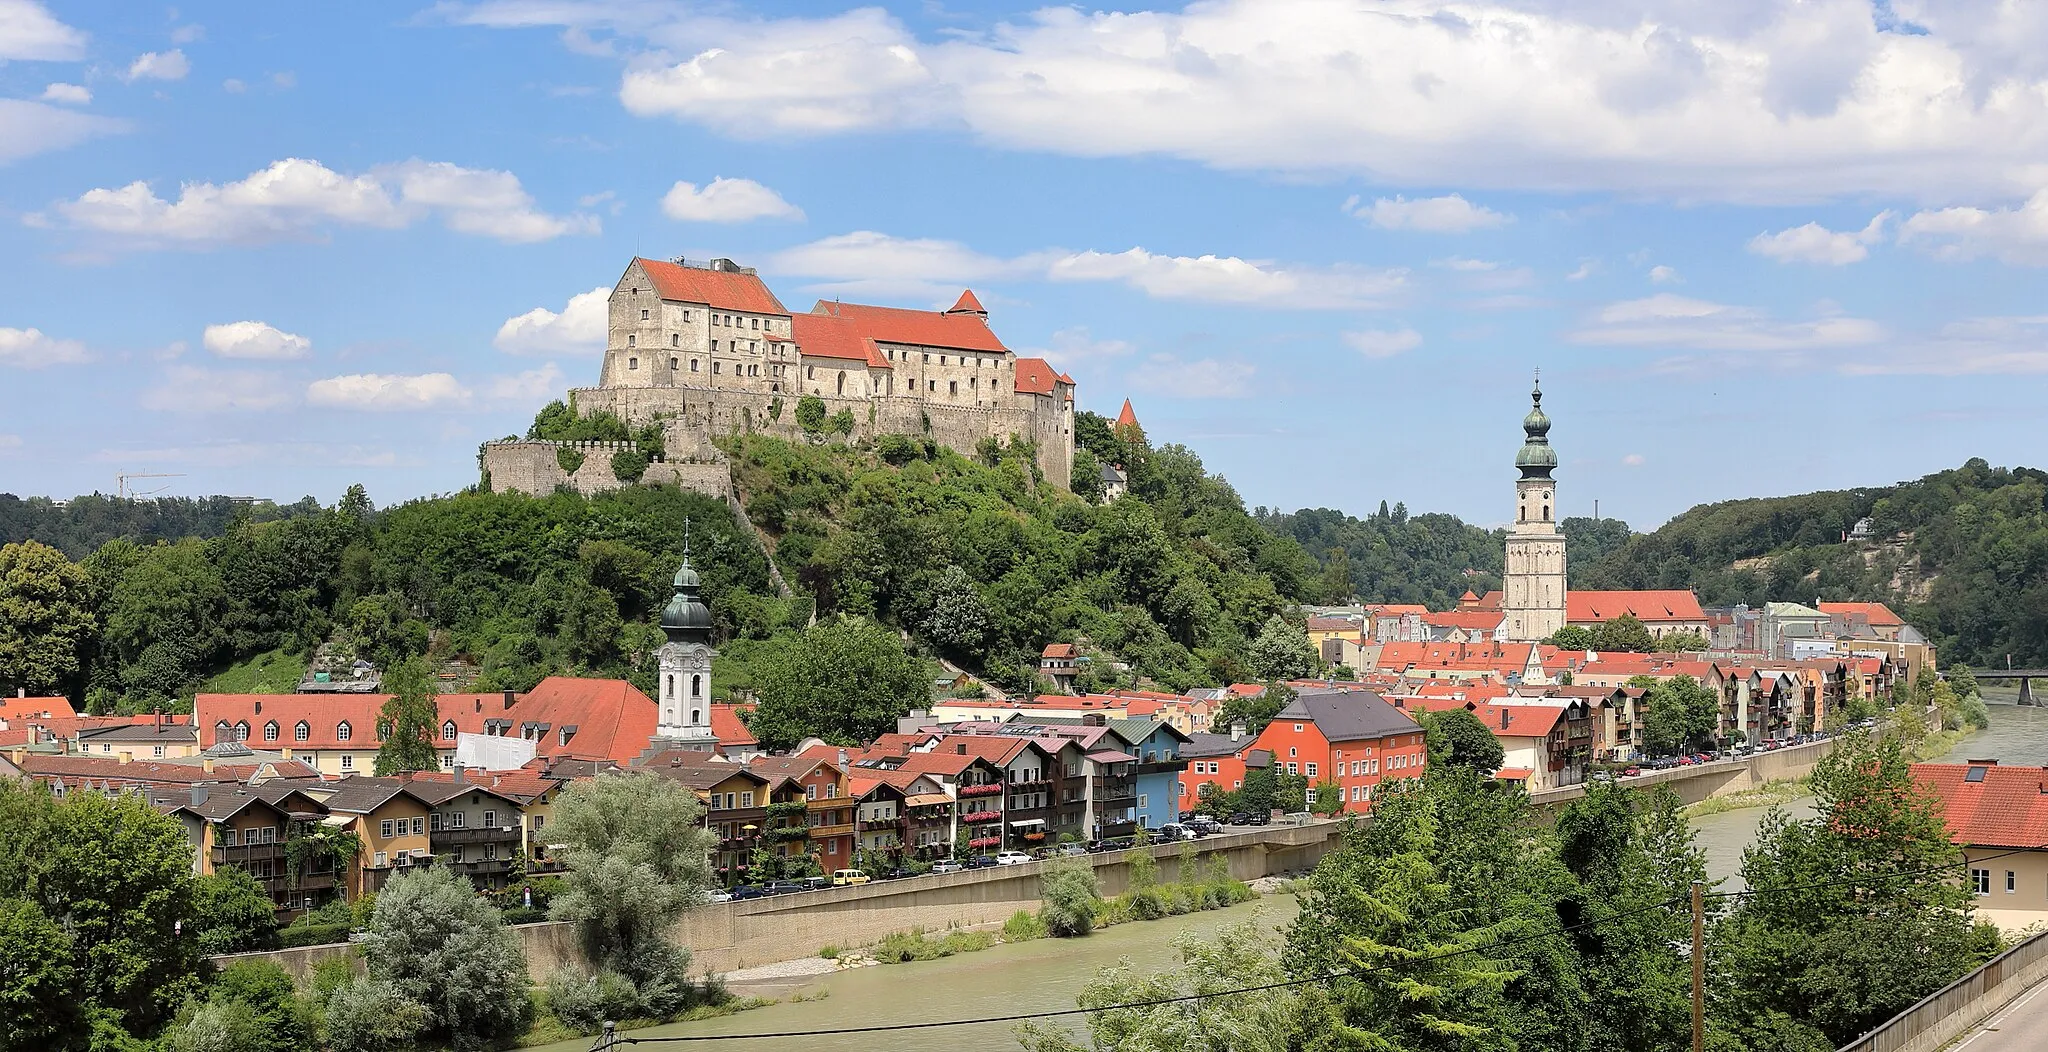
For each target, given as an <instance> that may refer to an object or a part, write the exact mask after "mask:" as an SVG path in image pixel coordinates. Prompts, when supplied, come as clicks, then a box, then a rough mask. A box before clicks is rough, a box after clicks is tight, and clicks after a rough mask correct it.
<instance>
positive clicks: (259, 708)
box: [256, 698, 263, 716]
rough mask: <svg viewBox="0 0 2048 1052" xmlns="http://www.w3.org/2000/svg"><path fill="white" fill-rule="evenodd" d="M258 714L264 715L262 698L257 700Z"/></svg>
mask: <svg viewBox="0 0 2048 1052" xmlns="http://www.w3.org/2000/svg"><path fill="white" fill-rule="evenodd" d="M256 715H258V716H261V715H263V701H262V699H260V698H259V699H257V701H256Z"/></svg>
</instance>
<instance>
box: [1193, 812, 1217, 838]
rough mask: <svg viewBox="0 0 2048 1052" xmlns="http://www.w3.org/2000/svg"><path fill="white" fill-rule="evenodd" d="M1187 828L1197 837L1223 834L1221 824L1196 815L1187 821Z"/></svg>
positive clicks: (1205, 816)
mask: <svg viewBox="0 0 2048 1052" xmlns="http://www.w3.org/2000/svg"><path fill="white" fill-rule="evenodd" d="M1187 828H1188V829H1191V830H1193V831H1194V833H1195V835H1197V836H1208V835H1209V834H1211V833H1221V832H1223V824H1222V823H1221V822H1218V821H1216V820H1215V819H1213V818H1210V817H1209V816H1208V815H1196V816H1195V817H1193V818H1190V819H1188V821H1187Z"/></svg>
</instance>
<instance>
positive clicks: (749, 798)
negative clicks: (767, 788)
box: [740, 791, 754, 807]
mask: <svg viewBox="0 0 2048 1052" xmlns="http://www.w3.org/2000/svg"><path fill="white" fill-rule="evenodd" d="M740 806H741V807H752V806H754V794H753V793H752V792H751V791H750V792H744V793H741V794H740Z"/></svg>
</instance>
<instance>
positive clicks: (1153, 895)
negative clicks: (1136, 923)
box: [1125, 887, 1166, 921]
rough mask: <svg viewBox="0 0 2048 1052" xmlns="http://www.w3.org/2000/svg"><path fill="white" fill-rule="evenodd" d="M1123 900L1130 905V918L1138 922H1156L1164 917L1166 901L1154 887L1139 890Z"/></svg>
mask: <svg viewBox="0 0 2048 1052" xmlns="http://www.w3.org/2000/svg"><path fill="white" fill-rule="evenodd" d="M1125 899H1126V901H1128V902H1129V903H1130V910H1131V916H1132V917H1134V918H1136V919H1138V920H1148V921H1150V920H1158V919H1159V918H1161V917H1164V916H1166V900H1165V898H1164V897H1163V896H1162V895H1160V893H1159V889H1158V888H1156V887H1148V888H1139V889H1137V890H1136V891H1133V892H1131V893H1130V894H1129V895H1127V896H1125Z"/></svg>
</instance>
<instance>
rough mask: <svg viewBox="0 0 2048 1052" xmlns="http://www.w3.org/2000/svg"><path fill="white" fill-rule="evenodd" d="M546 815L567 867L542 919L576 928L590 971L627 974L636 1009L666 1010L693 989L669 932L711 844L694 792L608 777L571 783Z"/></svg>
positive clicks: (697, 885) (653, 778) (656, 779)
mask: <svg viewBox="0 0 2048 1052" xmlns="http://www.w3.org/2000/svg"><path fill="white" fill-rule="evenodd" d="M552 817H553V820H552V821H550V822H549V823H548V830H549V835H550V836H551V837H557V838H560V841H561V842H562V843H564V844H566V845H567V848H566V849H565V851H564V852H563V859H564V861H566V862H567V863H568V864H569V872H568V874H567V876H565V877H564V878H563V889H562V891H561V892H560V893H559V894H557V895H556V896H555V899H554V902H553V903H552V904H551V906H550V907H549V912H550V915H551V916H553V917H554V918H555V919H556V920H563V921H568V922H570V923H571V924H573V925H574V926H575V930H576V938H577V943H578V945H579V946H580V948H581V949H582V952H583V957H584V960H585V962H586V963H588V964H589V966H590V967H591V968H592V969H595V970H597V971H599V972H606V971H608V972H612V973H616V974H617V975H619V976H621V977H623V978H624V979H625V981H626V983H627V987H626V989H627V990H628V991H630V992H631V993H632V995H633V996H634V998H635V999H636V1000H635V1003H634V1007H635V1008H637V1009H639V1010H641V1011H642V1012H643V1013H644V1014H647V1015H650V1016H652V1017H654V1018H660V1017H663V1016H667V1015H670V1014H672V1013H673V1012H674V1011H675V1010H677V1008H678V1007H680V1002H681V1001H682V1000H686V999H687V998H688V997H689V996H690V993H691V991H690V985H689V981H688V975H687V972H688V968H689V962H690V955H689V951H688V950H686V949H683V948H682V947H680V946H677V945H676V944H675V943H673V942H672V941H671V940H670V938H669V932H670V931H671V930H672V929H673V928H674V927H675V923H676V920H677V919H678V918H680V917H681V916H682V914H683V911H684V910H685V909H688V908H689V907H691V906H693V905H696V904H698V903H700V902H702V901H703V900H704V889H705V888H706V887H707V886H708V885H709V884H710V881H711V873H710V863H709V861H708V860H709V858H710V853H711V850H712V849H713V848H714V847H715V846H716V844H715V841H714V839H713V837H712V835H711V833H710V832H709V831H708V830H706V829H705V828H704V827H703V824H702V823H703V817H704V808H703V805H702V804H701V803H699V802H698V800H697V795H696V794H695V793H693V792H691V791H690V790H688V789H685V788H683V786H682V785H681V784H680V783H677V782H675V781H672V780H670V779H667V778H663V777H660V776H659V775H656V774H653V773H651V772H645V771H641V772H635V773H633V774H628V775H614V776H606V777H603V778H597V779H594V780H591V781H586V782H576V783H573V784H571V785H570V786H569V788H568V789H566V790H564V791H563V793H562V795H561V796H560V797H559V798H558V799H557V800H556V801H555V806H554V812H553V816H552Z"/></svg>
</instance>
